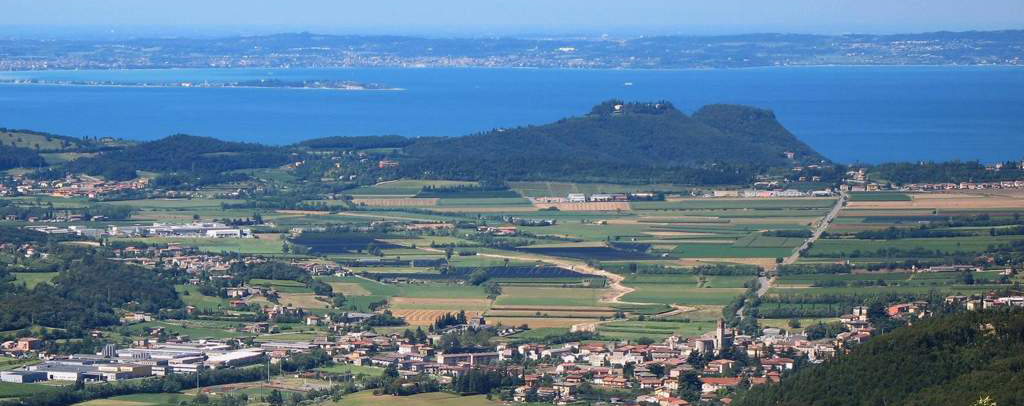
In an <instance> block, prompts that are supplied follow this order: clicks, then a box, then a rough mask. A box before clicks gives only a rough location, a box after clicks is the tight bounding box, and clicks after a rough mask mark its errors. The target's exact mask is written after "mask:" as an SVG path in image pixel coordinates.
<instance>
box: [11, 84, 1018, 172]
mask: <svg viewBox="0 0 1024 406" xmlns="http://www.w3.org/2000/svg"><path fill="white" fill-rule="evenodd" d="M11 78H37V79H51V80H57V79H64V80H110V81H118V82H160V81H168V82H170V81H203V80H209V81H235V80H250V79H282V80H302V79H310V80H313V79H334V80H351V81H357V82H363V83H370V82H375V83H381V84H384V85H387V86H392V87H399V88H404V89H406V90H403V91H339V90H316V89H284V88H277V89H242V88H239V89H231V88H227V89H224V88H221V89H201V88H130V87H82V86H51V85H0V127H8V128H26V129H33V130H38V131H46V132H52V133H57V134H63V135H72V136H86V135H87V136H114V137H121V138H129V139H139V140H148V139H155V138H160V137H164V136H167V135H170V134H174V133H188V134H194V135H204V136H212V137H217V138H221V139H227V140H236V141H249V142H261V143H268V144H288V143H293V142H297V141H301V140H304V139H309V138H316V137H324V136H334V135H346V136H348V135H378V134H399V135H404V136H458V135H465V134H469V133H473V132H478V131H483V130H488V129H491V128H496V127H511V126H518V125H529V124H544V123H547V122H551V121H554V120H557V119H559V118H562V117H566V116H570V115H580V114H584V113H586V112H588V111H589V109H590V107H591V106H593V105H594V104H597V103H599V102H601V101H603V100H606V99H609V98H620V99H624V100H638V101H657V100H668V101H671V102H673V103H674V104H675V105H676V107H678V108H680V109H681V110H683V111H686V112H687V113H692V112H693V111H694V110H696V109H697V108H699V107H700V106H702V105H704V104H710V103H740V104H749V105H753V106H758V107H763V108H768V109H772V110H774V111H775V113H776V116H777V117H778V119H779V120H780V121H781V122H782V124H783V125H785V126H786V127H787V128H788V129H789V130H790V131H792V132H793V133H794V134H796V136H797V137H799V138H800V139H802V140H804V141H805V142H807V143H808V144H810V145H811V146H812V147H814V148H815V149H817V150H818V151H820V152H822V153H823V154H825V155H826V156H828V157H830V158H832V159H834V160H837V161H840V162H846V163H852V162H869V163H875V162H883V161H896V160H899V161H917V160H949V159H961V160H974V159H979V160H982V161H986V162H992V161H997V160H1009V159H1013V160H1017V159H1021V158H1022V157H1024V69H1022V68H1014V67H806V68H792V67H786V68H758V69H734V70H542V69H287V70H284V69H168V70H118V71H39V72H0V79H11ZM627 82H630V83H632V85H631V86H626V85H625V84H626V83H627Z"/></svg>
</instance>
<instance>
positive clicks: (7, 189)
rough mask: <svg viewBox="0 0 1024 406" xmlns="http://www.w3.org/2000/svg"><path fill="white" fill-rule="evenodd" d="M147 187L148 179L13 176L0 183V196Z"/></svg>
mask: <svg viewBox="0 0 1024 406" xmlns="http://www.w3.org/2000/svg"><path fill="white" fill-rule="evenodd" d="M147 187H149V179H147V178H139V179H135V180H129V181H120V182H116V181H104V180H100V179H97V178H92V177H86V176H76V175H68V176H67V177H66V178H64V179H59V180H32V179H29V178H27V177H24V176H15V177H14V178H13V184H7V185H4V184H0V196H55V197H86V198H90V199H93V198H97V197H101V196H103V195H106V194H110V193H119V192H125V191H129V190H139V189H145V188H147Z"/></svg>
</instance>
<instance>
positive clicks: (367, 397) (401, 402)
mask: <svg viewBox="0 0 1024 406" xmlns="http://www.w3.org/2000/svg"><path fill="white" fill-rule="evenodd" d="M500 404H501V402H495V401H490V400H487V397H485V396H484V395H474V396H459V395H455V394H451V393H447V392H434V393H421V394H417V395H412V396H390V395H383V396H374V395H373V392H372V391H364V392H358V393H353V394H351V395H346V396H345V397H344V398H342V400H341V401H340V402H337V403H334V402H327V403H323V405H325V406H327V405H331V406H448V405H459V406H496V405H500Z"/></svg>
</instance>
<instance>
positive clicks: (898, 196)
mask: <svg viewBox="0 0 1024 406" xmlns="http://www.w3.org/2000/svg"><path fill="white" fill-rule="evenodd" d="M911 200H912V199H911V197H910V195H908V194H906V193H900V192H852V193H850V201H851V202H909V201H911Z"/></svg>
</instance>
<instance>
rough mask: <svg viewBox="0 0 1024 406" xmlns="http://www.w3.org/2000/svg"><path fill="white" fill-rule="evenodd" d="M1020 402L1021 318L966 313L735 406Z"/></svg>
mask: <svg viewBox="0 0 1024 406" xmlns="http://www.w3.org/2000/svg"><path fill="white" fill-rule="evenodd" d="M985 396H990V397H991V398H992V399H993V400H994V401H995V402H996V403H995V404H998V405H1000V406H1006V405H1020V404H1024V312H1022V311H1014V312H1008V311H985V312H965V313H959V314H955V315H951V316H946V317H935V318H932V319H925V320H921V321H918V322H915V323H914V325H913V326H911V327H907V328H902V329H898V330H896V331H893V332H891V333H887V334H884V335H882V336H879V337H876V338H873V339H872V340H871V341H868V342H867V343H865V344H863V345H860V346H859V347H856V348H854V349H853V351H852V352H851V353H850V354H848V355H844V356H840V357H838V358H836V359H834V360H830V361H826V362H825V363H824V364H822V365H820V366H816V367H812V368H807V369H804V370H802V371H800V372H798V373H796V374H795V375H793V376H791V377H789V378H787V379H784V380H783V381H782V382H781V383H780V384H775V385H768V386H758V387H753V388H751V389H750V391H749V392H747V393H746V394H745V395H744V396H742V397H740V398H739V399H738V400H737V401H736V402H734V403H733V404H734V405H737V406H762V405H763V406H769V405H772V406H790V405H792V406H844V405H851V406H853V405H891V406H898V405H906V406H918V405H919V406H927V405H972V404H974V402H976V401H977V400H978V399H980V398H983V397H985Z"/></svg>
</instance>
